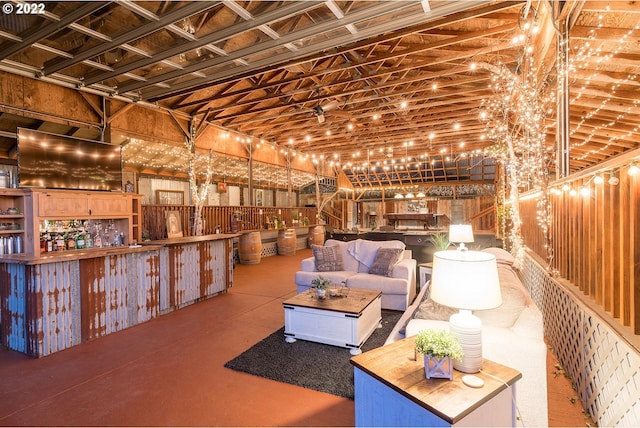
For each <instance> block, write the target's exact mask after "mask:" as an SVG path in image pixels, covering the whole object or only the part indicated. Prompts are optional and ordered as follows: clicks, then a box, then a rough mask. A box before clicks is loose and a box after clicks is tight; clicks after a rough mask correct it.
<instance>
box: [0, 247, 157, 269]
mask: <svg viewBox="0 0 640 428" xmlns="http://www.w3.org/2000/svg"><path fill="white" fill-rule="evenodd" d="M160 248H162V247H161V246H159V245H149V246H147V245H145V246H144V247H143V246H141V245H135V246H129V247H127V246H120V247H104V248H91V249H85V250H72V251H60V252H52V253H44V254H43V255H41V256H39V257H35V256H25V255H23V254H11V255H7V254H5V255H3V256H2V257H0V263H17V264H23V265H41V264H47V263H57V262H67V261H70V260H84V259H95V258H98V257H106V256H112V255H118V254H132V253H143V252H148V251H156V250H159V249H160Z"/></svg>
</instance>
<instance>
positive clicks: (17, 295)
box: [0, 264, 27, 352]
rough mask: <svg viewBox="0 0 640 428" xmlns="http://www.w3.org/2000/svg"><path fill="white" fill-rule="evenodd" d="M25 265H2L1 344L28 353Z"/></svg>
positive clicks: (0, 297)
mask: <svg viewBox="0 0 640 428" xmlns="http://www.w3.org/2000/svg"><path fill="white" fill-rule="evenodd" d="M24 290H25V282H24V265H19V264H2V265H0V339H1V340H0V343H2V344H3V345H4V346H6V347H8V348H10V349H14V350H16V351H19V352H26V351H27V328H26V307H27V304H26V300H25V292H24Z"/></svg>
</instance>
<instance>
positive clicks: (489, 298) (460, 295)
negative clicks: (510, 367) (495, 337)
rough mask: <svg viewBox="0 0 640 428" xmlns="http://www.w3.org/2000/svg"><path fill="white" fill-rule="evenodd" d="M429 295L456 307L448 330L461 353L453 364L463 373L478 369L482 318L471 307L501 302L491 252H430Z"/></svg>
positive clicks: (476, 308)
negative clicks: (459, 359)
mask: <svg viewBox="0 0 640 428" xmlns="http://www.w3.org/2000/svg"><path fill="white" fill-rule="evenodd" d="M431 298H432V299H433V300H434V301H435V302H437V303H440V304H442V305H445V306H450V307H453V308H458V309H460V312H459V313H456V314H453V315H451V318H450V319H449V329H450V331H451V333H453V335H454V336H456V337H457V338H458V341H459V342H460V345H461V346H462V352H463V353H464V355H463V357H462V361H454V363H453V367H454V368H455V369H456V370H459V371H461V372H464V373H477V372H479V371H480V369H481V368H482V321H481V320H480V318H478V317H477V316H475V315H473V314H472V313H471V311H472V310H481V309H493V308H496V307H498V306H500V305H501V304H502V296H501V294H500V282H499V280H498V265H497V264H496V257H495V256H494V255H493V254H489V253H483V252H480V251H457V250H456V251H451V250H450V251H438V252H436V253H435V254H434V255H433V272H432V276H431Z"/></svg>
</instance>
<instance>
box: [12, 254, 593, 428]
mask: <svg viewBox="0 0 640 428" xmlns="http://www.w3.org/2000/svg"><path fill="white" fill-rule="evenodd" d="M310 255H311V251H310V250H303V251H298V254H297V255H296V256H294V257H282V256H274V257H268V258H265V259H263V260H262V262H261V263H260V264H259V265H238V266H236V269H235V271H234V286H233V287H232V289H231V290H230V291H229V292H228V293H226V294H224V295H220V296H217V297H215V298H212V299H209V300H207V301H204V302H201V303H198V304H195V305H192V306H189V307H186V308H183V309H181V310H179V311H176V312H172V313H170V314H167V315H164V316H162V317H160V318H158V319H155V320H152V321H150V322H147V323H145V324H141V325H138V326H136V327H133V328H130V329H127V330H124V331H121V332H118V333H116V334H112V335H110V336H107V337H103V338H100V339H97V340H94V341H92V342H88V343H84V344H82V345H80V346H76V347H74V348H71V349H68V350H65V351H62V352H59V353H56V354H53V355H50V356H48V357H44V358H41V359H32V358H29V357H27V356H25V355H23V354H20V353H17V352H13V351H8V350H6V349H0V425H3V426H25V425H28V426H52V425H55V426H142V425H143V426H187V425H191V426H194V425H197V426H352V425H353V424H354V405H353V401H351V400H348V399H344V398H340V397H337V396H333V395H330V394H325V393H321V392H316V391H312V390H308V389H304V388H301V387H297V386H293V385H289V384H285V383H280V382H275V381H271V380H267V379H263V378H259V377H256V376H252V375H248V374H244V373H240V372H236V371H233V370H230V369H226V368H224V363H225V362H227V361H228V360H230V359H232V358H233V357H235V356H236V355H238V354H240V353H241V352H243V351H244V350H246V349H247V348H249V347H251V346H252V345H253V344H255V343H256V342H258V341H259V340H261V339H262V338H264V337H265V336H267V335H269V334H270V333H272V332H273V331H275V330H277V329H278V328H280V327H282V325H283V324H284V319H283V313H282V302H283V301H284V300H286V299H287V298H289V297H290V296H293V295H295V285H294V283H293V273H294V272H295V270H297V269H298V266H299V264H300V260H301V259H302V258H303V257H307V256H310ZM283 344H284V343H283ZM549 369H551V368H549ZM560 381H563V380H562V379H560V380H557V379H553V378H550V380H549V387H550V389H553V388H555V387H554V384H555V382H560ZM564 382H565V384H566V382H567V381H566V380H564ZM563 400H564V398H560V399H559V401H563ZM569 401H570V400H569V398H567V399H566V402H567V404H569V405H570V406H572V407H569V408H568V409H566V408H562V409H558V410H554V406H553V405H551V403H550V406H551V407H550V409H549V414H550V421H551V420H552V418H553V417H554V416H553V415H555V414H557V413H558V412H559V413H561V414H562V416H563V418H562V419H561V423H562V425H564V426H566V425H573V426H584V425H585V421H584V417H583V415H582V410H581V409H580V405H579V404H578V405H577V406H576V405H573V404H570V402H569Z"/></svg>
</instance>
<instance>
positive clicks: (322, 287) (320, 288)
mask: <svg viewBox="0 0 640 428" xmlns="http://www.w3.org/2000/svg"><path fill="white" fill-rule="evenodd" d="M311 285H313V286H314V287H315V289H316V293H317V294H318V299H324V298H325V297H326V296H327V290H328V289H329V287H330V286H331V280H330V279H328V278H325V277H323V276H322V275H318V277H317V278H314V279H312V280H311Z"/></svg>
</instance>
